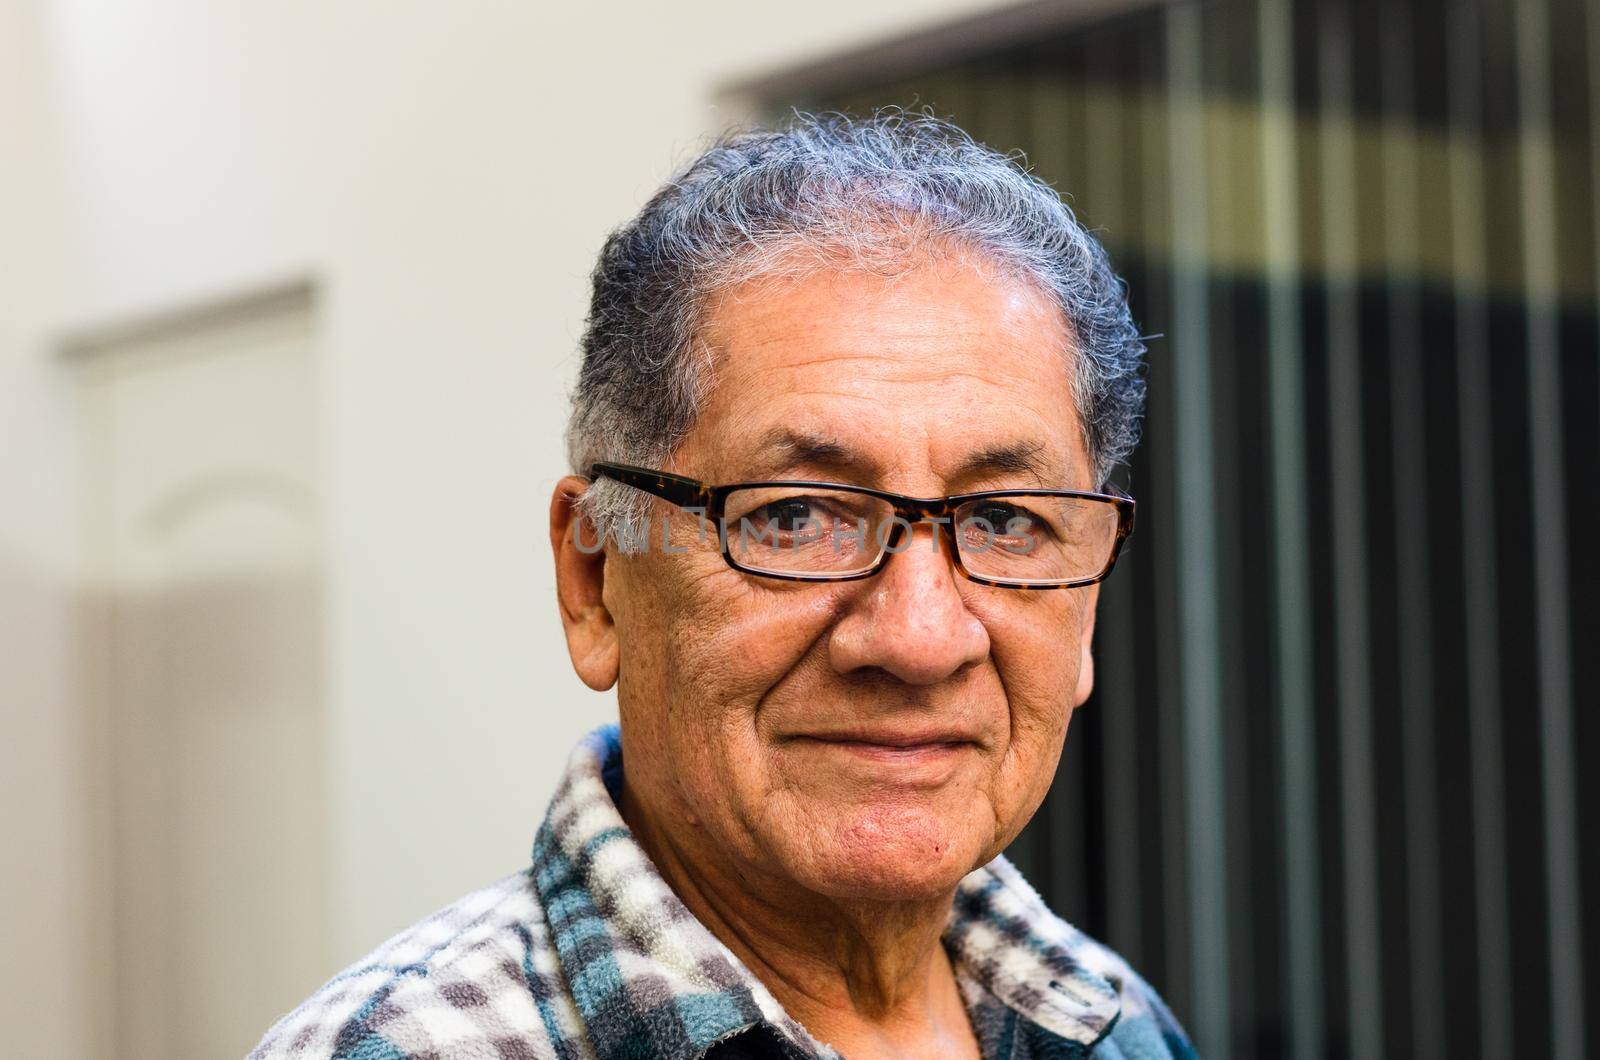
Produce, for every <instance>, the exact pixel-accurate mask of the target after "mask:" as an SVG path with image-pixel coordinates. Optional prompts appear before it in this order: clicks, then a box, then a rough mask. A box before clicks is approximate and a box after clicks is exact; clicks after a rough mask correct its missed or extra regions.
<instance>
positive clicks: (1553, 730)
mask: <svg viewBox="0 0 1600 1060" xmlns="http://www.w3.org/2000/svg"><path fill="white" fill-rule="evenodd" d="M889 103H897V104H903V105H907V106H929V107H932V108H933V109H934V110H936V111H937V112H939V113H941V114H945V115H949V116H952V117H954V118H955V119H956V120H957V121H959V122H961V123H962V124H964V125H965V126H966V127H967V128H968V129H970V130H971V131H972V132H973V133H974V134H975V135H976V136H978V137H979V138H980V139H983V140H985V141H987V142H989V143H991V144H993V145H994V146H996V147H1000V148H1002V149H1007V150H1010V149H1021V150H1023V151H1025V152H1026V154H1027V158H1028V160H1029V162H1030V163H1031V164H1032V165H1033V166H1034V167H1035V168H1036V170H1037V171H1038V172H1039V173H1040V174H1041V175H1042V176H1043V177H1045V178H1046V179H1047V180H1049V181H1051V182H1052V183H1053V184H1055V186H1056V187H1057V188H1059V189H1060V190H1061V191H1062V192H1063V193H1064V194H1065V195H1067V196H1068V201H1069V202H1070V203H1071V204H1072V205H1073V207H1074V208H1075V209H1076V210H1077V211H1078V212H1079V215H1080V216H1081V217H1082V218H1084V219H1085V220H1086V222H1087V223H1089V224H1090V225H1091V226H1092V227H1093V228H1095V229H1096V231H1097V232H1098V233H1099V234H1100V235H1101V237H1102V238H1103V240H1104V241H1105V243H1106V245H1107V247H1108V248H1109V249H1110V251H1111V253H1112V255H1113V257H1114V258H1115V260H1116V261H1117V263H1118V265H1119V267H1120V269H1121V271H1122V272H1123V274H1124V275H1125V276H1126V278H1127V280H1128V282H1129V285H1130V289H1131V293H1132V298H1133V302H1134V305H1135V309H1136V315H1137V317H1138V319H1139V320H1140V322H1141V326H1142V327H1143V328H1144V329H1145V330H1146V332H1148V333H1149V334H1151V335H1152V336H1154V337H1153V338H1151V340H1150V354H1149V360H1150V384H1151V388H1150V393H1151V405H1150V416H1149V420H1148V424H1147V431H1146V442H1145V444H1144V446H1143V448H1142V449H1141V451H1140V453H1139V455H1138V457H1137V459H1136V460H1135V461H1134V463H1133V465H1132V467H1131V468H1130V469H1128V473H1127V474H1126V475H1125V476H1124V477H1123V481H1122V484H1123V485H1124V486H1125V487H1126V488H1128V489H1129V490H1131V491H1132V493H1133V494H1134V495H1135V496H1136V497H1138V498H1139V501H1140V509H1139V519H1140V525H1139V529H1138V532H1137V534H1136V535H1135V537H1134V539H1133V544H1132V548H1131V550H1130V551H1129V552H1127V553H1126V554H1125V559H1124V561H1123V562H1122V563H1121V564H1119V567H1118V571H1117V574H1116V576H1115V577H1114V578H1113V579H1112V580H1111V581H1110V582H1109V583H1108V584H1107V586H1106V589H1105V593H1104V595H1103V598H1102V599H1103V603H1102V612H1101V618H1100V621H1099V624H1098V631H1099V640H1098V649H1097V650H1098V652H1099V667H1100V669H1099V689H1098V691H1097V693H1096V695H1095V697H1094V699H1093V700H1092V701H1091V703H1090V704H1089V705H1088V706H1087V707H1086V708H1085V709H1084V711H1082V712H1081V713H1080V714H1079V715H1078V717H1077V718H1076V719H1075V720H1074V723H1073V727H1072V731H1071V733H1070V734H1069V736H1068V739H1067V752H1066V756H1065V758H1064V760H1063V765H1062V768H1061V771H1060V774H1059V776H1058V779H1057V783H1056V786H1055V789H1054V790H1053V791H1052V793H1051V796H1050V798H1049V800H1048V801H1047V803H1046V805H1045V807H1044V808H1043V809H1042V810H1041V812H1040V813H1039V815H1038V817H1037V818H1035V820H1034V821H1033V823H1032V824H1030V825H1029V827H1028V829H1027V831H1026V832H1025V833H1024V834H1023V836H1022V837H1021V838H1019V839H1018V841H1017V842H1016V844H1015V845H1014V847H1013V848H1012V851H1011V854H1012V856H1013V857H1014V858H1015V860H1016V861H1017V862H1018V863H1019V864H1020V865H1021V867H1022V868H1023V869H1024V871H1025V872H1026V873H1027V874H1028V875H1029V877H1030V878H1031V879H1032V880H1033V881H1034V882H1035V883H1036V885H1037V886H1039V888H1040V889H1041V891H1043V892H1044V893H1045V895H1046V897H1047V898H1048V899H1049V900H1050V901H1051V903H1052V904H1053V905H1054V907H1055V908H1056V909H1057V910H1058V911H1059V912H1061V913H1062V914H1063V915H1064V916H1066V917H1067V918H1068V919H1070V920H1072V921H1073V922H1074V923H1076V924H1078V925H1079V926H1080V927H1082V928H1084V929H1085V930H1087V931H1089V932H1090V933H1092V934H1094V935H1096V936H1098V937H1100V938H1102V939H1104V940H1106V941H1107V942H1109V943H1110V944H1111V945H1113V946H1115V947H1116V948H1117V949H1119V950H1121V951H1122V952H1123V953H1124V954H1125V955H1126V956H1127V957H1128V958H1129V959H1130V960H1131V961H1132V963H1133V964H1134V966H1135V967H1136V968H1138V969H1139V970H1140V971H1141V972H1142V973H1144V975H1145V976H1146V977H1147V978H1148V979H1150V980H1151V981H1152V982H1153V983H1154V984H1155V985H1156V986H1157V987H1158V988H1159V989H1160V990H1161V991H1162V992H1163V993H1164V994H1165V995H1166V997H1167V998H1168V999H1169V1000H1170V1001H1171V1002H1172V1004H1173V1007H1174V1009H1175V1010H1176V1011H1177V1014H1178V1015H1179V1017H1180V1018H1181V1019H1182V1020H1183V1021H1184V1023H1185V1024H1186V1025H1187V1026H1188V1028H1189V1029H1190V1031H1191V1033H1192V1034H1193V1035H1194V1037H1195V1039H1196V1042H1197V1044H1198V1045H1199V1047H1200V1050H1201V1053H1202V1055H1206V1056H1241V1057H1278V1056H1294V1057H1321V1056H1339V1057H1343V1056H1354V1057H1379V1056H1417V1057H1444V1056H1450V1057H1471V1056H1483V1057H1496V1058H1498V1057H1510V1056H1514V1055H1515V1056H1559V1057H1572V1058H1576V1057H1579V1056H1583V1055H1585V1053H1586V1051H1587V1052H1589V1053H1593V1052H1595V1051H1597V1050H1600V1020H1597V1019H1592V1018H1590V1014H1591V1013H1596V1012H1600V853H1597V851H1600V776H1597V774H1592V773H1588V772H1587V770H1586V769H1585V768H1584V767H1583V763H1584V762H1586V761H1593V760H1594V759H1595V757H1596V754H1597V752H1600V717H1597V710H1596V708H1597V707H1600V693H1597V691H1596V689H1597V688H1600V650H1597V649H1600V561H1597V559H1596V554H1595V542H1596V541H1597V539H1600V354H1597V347H1600V336H1597V318H1596V298H1597V291H1600V267H1597V254H1600V210H1597V208H1596V195H1595V192H1596V181H1597V178H1600V11H1597V10H1596V9H1595V7H1594V5H1593V4H1592V3H1585V2H1584V0H1528V2H1514V0H1459V2H1432V3H1407V4H1396V3H1384V4H1379V3H1378V2H1376V0H1362V2H1355V0H1350V2H1310V0H1212V2H1206V3H1199V2H1195V0H1182V2H1170V3H1167V2H1157V0H1052V2H1048V3H1037V2H1034V3H1025V4H1017V3H1003V2H993V0H965V2H955V0H931V2H930V0H923V2H920V3H912V2H910V0H882V2H879V3H876V4H873V5H862V4H857V3H844V2H838V0H812V2H810V3H807V4H805V5H803V6H777V5H773V6H768V7H756V6H753V5H745V4H735V3H731V2H726V0H699V2H696V3H693V4H682V5H643V4H640V5H634V6H630V7H627V8H624V9H621V10H616V9H610V8H603V7H596V8H587V9H585V8H581V7H579V6H570V5H569V6H567V7H565V8H564V9H561V10H554V9H552V8H551V7H550V6H548V5H547V6H539V5H534V4H531V3H523V4H513V3H509V2H494V3H490V2H482V3H454V4H424V3H403V4H393V3H384V4H379V3H374V2H370V0H346V2H341V3H339V4H315V3H310V2H308V0H289V2H280V3H275V4H254V3H245V2H240V0H211V2H207V3H199V2H187V3H171V4H142V5H117V6H113V7H109V8H108V7H105V6H103V5H96V4H90V3H86V2H83V0H55V2H49V0H0V446H3V449H0V451H3V453H4V456H3V457H0V711H3V714H0V850H3V851H4V854H3V855H0V856H3V858H4V873H3V879H4V881H5V886H4V892H3V893H4V895H5V901H4V905H3V909H0V953H4V954H6V956H7V958H8V959H7V960H6V961H5V963H4V965H3V966H0V1026H3V1028H4V1040H5V1045H4V1049H3V1051H4V1052H6V1053H7V1054H8V1055H15V1056H27V1057H95V1058H98V1057H140V1058H142V1057H180V1058H182V1057H216V1056H229V1055H240V1054H242V1053H243V1052H244V1051H246V1050H247V1049H248V1048H249V1047H250V1046H251V1045H252V1044H253V1043H254V1041H255V1039H256V1038H257V1037H258V1036H259V1034H260V1033H261V1031H263V1030H264V1029H265V1028H266V1026H267V1025H268V1024H269V1023H270V1022H272V1020H273V1019H274V1018H275V1017H276V1016H277V1015H278V1014H280V1013H281V1012H283V1011H285V1010H286V1009H288V1008H289V1007H291V1006H292V1005H293V1004H295V1003H296V1002H297V1001H299V1000H300V999H301V998H302V997H304V996H305V995H306V994H307V993H309V992H310V991H311V990H312V989H313V988H314V987H316V986H317V985H318V984H319V983H321V982H322V981H323V980H324V979H326V978H327V977H328V976H329V975H330V974H332V973H333V972H334V971H336V970H337V969H338V968H340V967H342V966H343V965H344V964H346V963H347V962H349V961H351V960H353V959H355V958H356V957H358V956H360V955H361V954H362V953H364V952H366V951H367V950H369V949H370V948H372V947H373V946H374V945H375V944H377V943H378V942H380V941H381V940H382V939H383V938H385V937H387V936H388V935H390V934H392V933H393V932H395V931H397V930H399V929H401V928H403V927H404V926H406V925H407V924H410V923H411V922H413V921H415V920H417V919H418V918H420V917H421V916H423V915H425V914H426V913H428V912H430V911H432V910H433V909H435V908H437V907H438V906H440V905H443V904H445V903H446V902H448V901H450V900H452V899H454V898H455V897H457V896H459V895H460V894H462V893H464V892H466V891H467V890H470V889H472V888H474V887H476V886H479V885H481V884H483V883H486V882H488V881H490V880H492V879H495V878H497V877H499V876H501V875H503V874H505V873H507V872H511V871H514V870H516V869H518V868H520V867H521V866H522V864H524V862H525V860H526V857H527V850H528V848H529V846H530V844H531V841H532V836H533V831H534V829H535V828H536V827H537V823H538V820H539V815H540V813H541V811H542V808H543V806H544V803H545V801H546V799H547V798H548V796H549V794H550V792H551V790H552V788H553V785H554V780H555V777H556V775H557V773H558V772H559V770H560V768H561V766H562V764H563V762H564V760H565V757H566V754H567V752H568V750H569V749H570V747H571V746H572V744H573V742H574V741H575V740H576V739H577V737H578V736H579V735H580V734H581V733H582V732H583V731H585V730H587V729H589V728H590V727H592V726H593V725H596V724H599V723H601V722H602V721H605V720H608V719H610V718H612V717H614V714H615V706H614V700H613V699H612V698H611V697H610V696H596V695H593V694H591V693H589V692H587V691H586V690H585V689H584V688H583V687H582V685H581V684H580V683H579V682H578V681H577V680H576V678H575V677H573V676H572V675H571V671H570V667H569V665H568V663H567V660H566V655H565V649H564V646H563V644H562V641H561V638H560V633H559V624H558V622H557V620H556V614H555V607H554V602H553V595H552V594H553V586H552V575H551V563H550V557H549V554H548V544H547V541H546V525H547V524H546V508H547V505H548V499H549V495H550V490H551V488H552V486H553V484H554V482H555V480H556V479H557V478H558V477H559V476H560V475H561V474H562V473H563V471H564V468H563V466H562V461H561V449H560V442H559V439H560V432H561V427H562V423H563V419H564V400H565V390H566V387H567V385H568V384H569V383H570V381H571V379H572V378H573V377H574V374H575V370H576V361H575V348H576V341H577V338H578V335H579V333H580V331H581V327H582V317H583V312H584V308H585V305H586V280H587V273H588V270H589V268H590V266H591V264H592V261H593V258H594V255H595V253H596V251H597V250H598V249H599V246H600V243H601V241H602V239H603V237H604V235H605V233H606V232H607V231H608V230H609V229H610V228H611V227H613V226H615V225H617V224H619V223H621V222H622V221H623V220H625V219H626V218H627V217H628V216H629V215H630V214H631V213H632V212H633V211H634V210H635V209H637V207H638V206H639V205H640V204H641V203H642V201H643V200H644V198H645V197H647V196H648V194H649V193H650V192H651V191H652V190H653V189H654V188H655V186H656V185H657V184H658V183H659V182H660V181H661V180H662V179H663V178H664V177H665V176H666V175H667V174H668V173H669V172H670V171H671V169H672V168H673V167H674V165H676V164H677V163H679V162H682V161H684V160H686V159H687V157H689V156H690V155H691V154H692V153H693V152H694V150H695V148H696V146H697V145H698V144H699V143H700V141H701V138H702V137H703V136H704V135H705V134H707V133H709V132H713V131H716V130H718V129H721V128H724V127H726V126H728V125H729V124H732V123H734V122H737V121H742V120H748V119H751V118H758V119H759V118H773V117H778V116H781V115H782V114H784V113H786V112H787V111H788V109H789V108H791V107H795V106H799V107H804V108H835V107H845V108H850V109H852V110H857V111H863V110H867V109H870V108H871V107H873V106H878V105H882V104H889Z"/></svg>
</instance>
